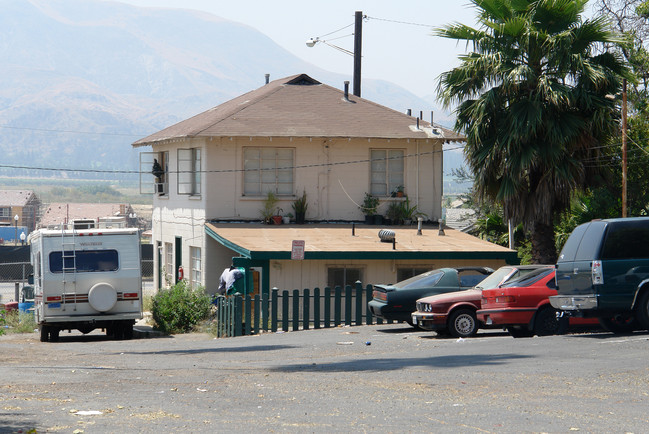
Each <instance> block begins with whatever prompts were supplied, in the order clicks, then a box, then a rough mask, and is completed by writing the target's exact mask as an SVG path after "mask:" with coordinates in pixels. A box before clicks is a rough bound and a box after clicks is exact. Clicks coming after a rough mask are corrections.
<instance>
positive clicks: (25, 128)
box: [0, 125, 147, 137]
mask: <svg viewBox="0 0 649 434" xmlns="http://www.w3.org/2000/svg"><path fill="white" fill-rule="evenodd" d="M0 128H4V129H8V130H24V131H38V132H43V133H72V134H90V135H96V136H122V137H143V136H146V135H147V134H125V133H98V132H95V131H75V130H54V129H48V128H29V127H12V126H8V125H0Z"/></svg>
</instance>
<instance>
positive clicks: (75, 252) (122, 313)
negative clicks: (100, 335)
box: [28, 223, 142, 342]
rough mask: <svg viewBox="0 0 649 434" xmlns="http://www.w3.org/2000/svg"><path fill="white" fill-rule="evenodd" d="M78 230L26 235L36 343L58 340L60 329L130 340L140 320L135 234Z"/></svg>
mask: <svg viewBox="0 0 649 434" xmlns="http://www.w3.org/2000/svg"><path fill="white" fill-rule="evenodd" d="M79 226H80V225H76V227H77V228H75V225H74V223H73V224H70V225H61V226H60V227H57V228H48V229H39V230H37V231H35V232H32V233H31V234H30V235H29V239H28V241H29V243H30V245H31V263H32V265H33V267H34V314H35V316H36V322H37V323H38V326H39V329H40V339H41V341H42V342H47V341H48V340H49V341H56V340H57V339H58V337H59V332H60V331H61V330H72V329H77V330H79V331H81V332H82V333H89V332H91V331H92V330H94V329H96V328H102V329H105V331H106V334H107V335H108V336H111V337H114V338H115V339H131V338H132V337H133V325H134V324H135V321H136V320H138V319H141V318H142V273H141V263H140V237H139V232H138V230H137V229H134V228H117V229H115V228H95V227H87V226H86V228H84V229H78V227H79ZM89 226H93V225H89Z"/></svg>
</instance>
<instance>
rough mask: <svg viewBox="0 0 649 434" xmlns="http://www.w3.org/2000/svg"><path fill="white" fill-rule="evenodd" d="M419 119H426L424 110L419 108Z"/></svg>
mask: <svg viewBox="0 0 649 434" xmlns="http://www.w3.org/2000/svg"><path fill="white" fill-rule="evenodd" d="M419 119H421V120H422V121H423V120H424V111H423V110H419Z"/></svg>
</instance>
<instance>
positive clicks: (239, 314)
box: [215, 282, 383, 337]
mask: <svg viewBox="0 0 649 434" xmlns="http://www.w3.org/2000/svg"><path fill="white" fill-rule="evenodd" d="M372 289H373V288H372V285H367V286H366V287H365V288H363V287H362V285H361V283H360V282H357V283H356V285H355V287H352V286H350V285H347V286H346V287H345V288H344V289H343V288H341V287H340V286H336V287H335V288H333V289H331V288H329V287H325V288H324V289H323V290H320V288H314V289H313V290H311V289H308V288H307V289H304V290H302V291H300V290H297V289H295V290H293V291H288V290H283V291H280V290H279V289H277V288H273V289H272V290H271V292H270V294H269V297H266V298H264V297H261V296H260V295H255V296H254V297H251V296H250V295H246V296H245V297H242V296H240V295H232V296H227V297H223V296H222V297H218V298H217V300H216V302H215V304H216V315H215V321H216V328H217V336H218V337H230V336H243V335H253V334H259V333H261V332H269V331H270V332H277V331H280V330H281V331H284V332H288V331H297V330H309V329H311V328H313V329H319V328H329V327H338V326H340V325H348V326H351V325H362V324H373V323H376V324H381V323H382V322H383V321H382V319H381V318H374V316H373V315H372V313H371V312H370V310H369V309H368V307H367V302H368V301H369V300H371V299H372Z"/></svg>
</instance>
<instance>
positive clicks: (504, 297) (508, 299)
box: [496, 295, 516, 303]
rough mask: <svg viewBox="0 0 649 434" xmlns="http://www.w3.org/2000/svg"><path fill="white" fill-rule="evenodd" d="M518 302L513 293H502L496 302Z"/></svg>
mask: <svg viewBox="0 0 649 434" xmlns="http://www.w3.org/2000/svg"><path fill="white" fill-rule="evenodd" d="M515 302H516V297H514V296H513V295H501V296H500V297H496V303H515Z"/></svg>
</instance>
